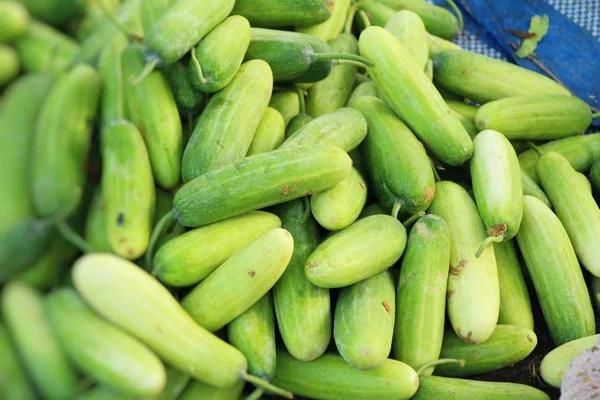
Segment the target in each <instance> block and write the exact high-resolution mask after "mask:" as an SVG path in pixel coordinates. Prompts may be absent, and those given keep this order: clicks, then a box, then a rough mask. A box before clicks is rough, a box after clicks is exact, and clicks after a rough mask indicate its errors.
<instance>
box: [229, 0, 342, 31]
mask: <svg viewBox="0 0 600 400" xmlns="http://www.w3.org/2000/svg"><path fill="white" fill-rule="evenodd" d="M231 13H232V14H238V15H242V16H244V17H246V18H248V20H249V21H250V23H251V24H252V26H260V27H265V28H277V27H287V26H310V25H314V24H319V23H321V22H324V21H326V20H328V19H329V18H330V16H331V14H330V9H329V2H328V1H326V0H306V1H302V2H298V1H297V0H237V1H236V2H235V6H234V7H233V11H232V12H231Z"/></svg>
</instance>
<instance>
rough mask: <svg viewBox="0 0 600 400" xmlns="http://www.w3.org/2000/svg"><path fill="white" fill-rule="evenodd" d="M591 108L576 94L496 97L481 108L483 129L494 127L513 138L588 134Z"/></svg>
mask: <svg viewBox="0 0 600 400" xmlns="http://www.w3.org/2000/svg"><path fill="white" fill-rule="evenodd" d="M591 122H592V111H591V109H590V107H589V106H588V105H587V104H586V103H584V102H583V101H581V100H579V99H578V98H577V97H573V96H564V95H563V96H561V95H545V96H520V97H509V98H506V99H500V100H494V101H491V102H489V103H486V104H484V105H483V106H481V107H480V108H479V110H478V111H477V116H476V117H475V123H476V124H477V128H478V129H479V130H481V131H482V130H485V129H493V130H496V131H499V132H502V134H503V135H504V136H506V137H507V138H508V139H511V140H516V139H519V140H554V139H562V138H564V137H568V136H575V135H578V134H581V133H584V132H585V130H586V129H587V128H588V126H590V123H591Z"/></svg>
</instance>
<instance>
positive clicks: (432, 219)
mask: <svg viewBox="0 0 600 400" xmlns="http://www.w3.org/2000/svg"><path fill="white" fill-rule="evenodd" d="M449 265H450V237H449V236H448V225H447V224H446V222H445V221H444V220H443V219H442V218H441V217H438V216H437V215H433V214H428V215H425V216H424V217H422V218H421V219H419V220H418V221H417V223H416V224H415V225H414V226H413V227H412V229H411V231H410V234H409V236H408V244H407V247H406V251H405V253H404V257H403V259H402V265H401V267H400V278H399V279H398V288H397V293H396V310H397V311H396V313H397V316H396V326H395V330H394V346H393V348H394V358H395V359H397V360H399V361H402V362H405V363H406V364H408V365H410V366H411V367H413V368H415V369H417V368H419V367H421V366H422V365H423V364H425V363H427V362H430V361H435V360H437V359H438V358H439V355H440V349H441V347H442V339H443V336H444V324H445V309H446V286H447V280H448V271H449ZM423 287H425V288H426V290H423ZM433 370H434V368H428V369H426V370H425V371H423V373H422V374H421V375H431V374H432V373H433Z"/></svg>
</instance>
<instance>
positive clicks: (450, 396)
mask: <svg viewBox="0 0 600 400" xmlns="http://www.w3.org/2000/svg"><path fill="white" fill-rule="evenodd" d="M431 399H436V400H455V399H461V400H506V399H520V400H550V396H548V395H547V394H546V393H544V392H542V391H541V390H539V389H536V388H534V387H531V386H527V385H521V384H517V383H505V382H482V381H475V380H469V379H457V378H443V377H441V376H422V377H421V379H420V382H419V390H418V391H417V393H416V394H415V396H414V397H413V400H431Z"/></svg>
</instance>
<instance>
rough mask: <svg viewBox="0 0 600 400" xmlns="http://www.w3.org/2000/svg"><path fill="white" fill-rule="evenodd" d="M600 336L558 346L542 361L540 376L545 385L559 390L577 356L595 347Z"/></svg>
mask: <svg viewBox="0 0 600 400" xmlns="http://www.w3.org/2000/svg"><path fill="white" fill-rule="evenodd" d="M598 339H600V335H592V336H586V337H582V338H581V339H576V340H573V341H570V342H567V343H565V344H563V345H561V346H558V347H557V348H555V349H554V350H552V351H551V352H549V353H548V354H546V355H545V356H544V358H543V359H542V363H541V364H540V375H541V376H542V379H543V380H544V382H546V383H547V384H549V385H551V386H554V387H555V388H560V384H561V382H562V378H563V376H564V374H565V372H567V370H568V369H569V366H570V365H571V362H572V361H573V360H574V359H575V357H577V356H578V355H579V354H581V353H583V352H584V351H585V350H587V349H591V348H592V347H594V346H596V344H597V343H598Z"/></svg>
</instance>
